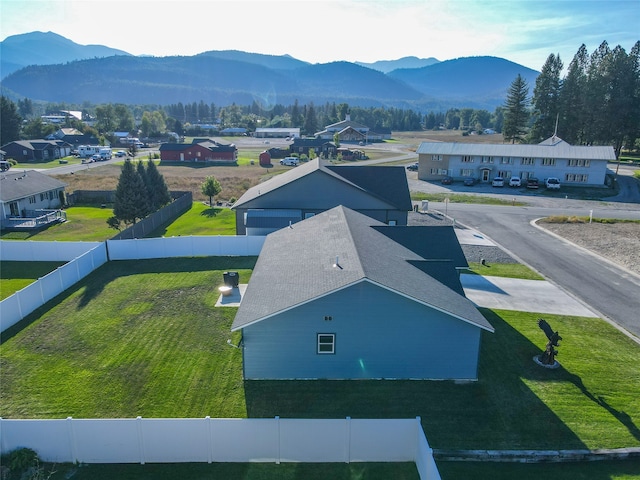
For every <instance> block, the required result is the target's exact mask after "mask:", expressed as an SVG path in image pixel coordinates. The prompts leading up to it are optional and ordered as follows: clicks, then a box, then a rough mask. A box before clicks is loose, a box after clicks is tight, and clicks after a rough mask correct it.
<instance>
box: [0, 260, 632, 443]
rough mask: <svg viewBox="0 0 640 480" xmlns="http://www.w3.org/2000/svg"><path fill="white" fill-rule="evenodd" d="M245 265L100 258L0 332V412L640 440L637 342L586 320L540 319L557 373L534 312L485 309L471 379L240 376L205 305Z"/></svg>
mask: <svg viewBox="0 0 640 480" xmlns="http://www.w3.org/2000/svg"><path fill="white" fill-rule="evenodd" d="M254 262H255V258H249V259H248V258H242V257H225V258H197V259H159V260H148V261H135V262H109V263H108V264H107V265H105V266H103V267H101V268H100V269H99V270H97V271H96V272H95V273H93V274H91V275H90V276H89V277H87V278H86V279H84V280H83V281H81V282H79V283H78V284H77V285H76V286H74V287H73V288H71V289H69V290H68V291H67V292H66V293H65V294H63V295H61V296H59V297H58V298H57V299H55V300H53V301H51V302H50V303H49V304H48V305H46V306H45V307H43V308H42V309H41V310H40V311H39V312H35V313H34V314H32V315H31V316H30V317H28V318H27V319H25V321H23V322H21V323H20V324H19V325H17V326H16V327H15V328H14V329H12V330H10V331H8V332H7V334H6V335H3V344H2V349H1V356H0V361H1V364H2V368H1V369H0V383H1V384H2V390H1V392H0V400H1V401H0V416H2V417H4V418H66V417H67V416H73V417H76V418H99V417H108V418H113V417H124V418H133V417H135V416H137V415H141V416H143V417H200V418H201V417H204V416H206V415H210V416H212V417H274V416H276V415H279V416H281V417H289V418H296V417H302V418H316V417H317V418H344V417H346V416H351V417H354V418H369V417H371V418H414V417H416V416H420V417H421V418H422V423H423V426H424V429H425V432H426V434H427V438H428V439H429V441H430V443H431V445H432V446H433V447H434V448H496V449H497V448H506V449H534V448H536V449H551V448H566V449H568V448H617V447H627V446H638V445H640V430H639V428H638V425H640V372H639V370H638V368H637V365H639V364H640V348H639V347H638V345H637V344H635V343H633V342H632V341H631V340H629V339H627V338H626V337H625V336H623V335H622V334H621V333H620V332H619V331H618V330H616V329H615V328H613V327H612V326H610V325H608V324H607V323H605V322H603V321H602V320H599V319H595V318H582V317H567V316H553V315H545V316H544V317H545V318H546V319H547V320H548V321H549V323H550V324H551V325H552V327H553V328H554V329H557V330H558V331H559V332H560V334H561V335H562V337H563V338H564V340H563V342H562V344H561V347H560V349H559V350H560V355H559V357H558V359H559V361H560V362H561V364H562V368H560V369H558V370H546V369H543V368H541V367H539V366H538V365H536V364H535V363H534V362H533V360H532V357H533V356H534V355H536V354H538V353H540V352H541V350H542V349H543V348H544V345H545V343H546V337H545V336H544V334H543V332H542V331H541V330H540V329H539V328H538V326H537V319H538V317H539V315H536V314H529V313H519V312H512V311H490V310H483V313H484V314H485V316H486V317H487V318H488V319H489V321H490V322H491V323H492V325H493V326H494V327H495V329H496V333H495V334H484V333H483V344H482V351H481V356H480V371H479V378H480V379H479V381H478V382H472V383H468V384H456V383H455V382H450V381H441V382H430V381H243V380H242V364H241V355H240V351H238V350H237V349H233V348H230V347H229V346H228V345H227V344H226V341H227V339H228V338H231V339H232V340H233V341H234V343H235V342H237V341H238V340H239V333H235V334H231V332H230V327H231V322H232V320H233V317H234V315H235V311H236V310H235V309H234V308H213V306H214V304H215V301H216V299H217V296H218V294H217V291H216V287H217V286H219V285H220V284H221V283H222V272H223V271H225V270H238V271H239V272H240V280H241V282H242V283H244V282H246V281H247V280H248V278H249V275H250V269H251V268H253V265H254ZM19 329H22V330H21V331H20V330H19ZM407 334H410V332H407Z"/></svg>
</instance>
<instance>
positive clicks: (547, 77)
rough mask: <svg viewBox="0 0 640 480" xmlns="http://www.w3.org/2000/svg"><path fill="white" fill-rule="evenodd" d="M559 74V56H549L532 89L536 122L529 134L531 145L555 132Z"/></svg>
mask: <svg viewBox="0 0 640 480" xmlns="http://www.w3.org/2000/svg"><path fill="white" fill-rule="evenodd" d="M561 72H562V61H561V60H560V55H557V56H556V55H554V54H551V55H549V57H548V58H547V61H546V62H545V64H544V66H543V67H542V70H541V72H540V75H538V78H537V79H536V86H535V87H534V89H533V99H532V103H533V113H534V115H535V117H536V120H535V122H534V124H533V127H532V128H531V133H530V134H529V140H530V141H531V143H540V142H541V141H542V140H544V139H545V138H549V137H550V136H551V135H552V134H553V133H554V132H555V125H556V120H557V118H558V111H559V110H558V109H559V97H560V89H561V87H562V81H561V79H560V73H561Z"/></svg>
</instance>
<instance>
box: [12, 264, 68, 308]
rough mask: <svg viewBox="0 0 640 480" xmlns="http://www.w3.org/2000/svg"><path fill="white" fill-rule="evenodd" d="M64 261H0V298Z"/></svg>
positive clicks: (33, 280)
mask: <svg viewBox="0 0 640 480" xmlns="http://www.w3.org/2000/svg"><path fill="white" fill-rule="evenodd" d="M65 263H66V262H7V261H2V262H0V300H4V299H5V298H7V297H8V296H10V295H13V294H14V293H16V292H17V291H18V290H22V289H23V288H24V287H26V286H27V285H30V284H31V283H33V282H35V281H36V280H37V279H39V278H40V277H44V276H45V275H46V274H48V273H50V272H53V271H54V270H55V269H56V268H58V267H59V266H61V265H64V264H65Z"/></svg>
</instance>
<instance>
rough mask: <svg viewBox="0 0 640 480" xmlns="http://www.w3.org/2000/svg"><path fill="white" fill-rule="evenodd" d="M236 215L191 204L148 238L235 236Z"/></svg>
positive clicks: (224, 210)
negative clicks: (186, 209)
mask: <svg viewBox="0 0 640 480" xmlns="http://www.w3.org/2000/svg"><path fill="white" fill-rule="evenodd" d="M235 234H236V215H235V212H234V211H233V210H230V209H228V208H217V207H214V208H211V207H209V206H208V205H205V204H204V203H202V202H193V204H192V205H191V208H190V209H189V210H188V211H187V212H185V213H183V214H182V215H181V216H180V217H178V218H177V219H175V220H174V221H173V222H172V223H171V224H169V225H166V226H164V227H162V228H159V229H157V230H155V231H154V232H152V233H151V235H149V237H178V236H187V235H235Z"/></svg>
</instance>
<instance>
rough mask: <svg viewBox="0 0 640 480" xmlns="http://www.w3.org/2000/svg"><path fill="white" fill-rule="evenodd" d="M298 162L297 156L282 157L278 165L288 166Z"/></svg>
mask: <svg viewBox="0 0 640 480" xmlns="http://www.w3.org/2000/svg"><path fill="white" fill-rule="evenodd" d="M298 163H300V160H298V158H297V157H284V158H283V159H282V160H280V165H288V166H290V167H295V166H297V165H298Z"/></svg>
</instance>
